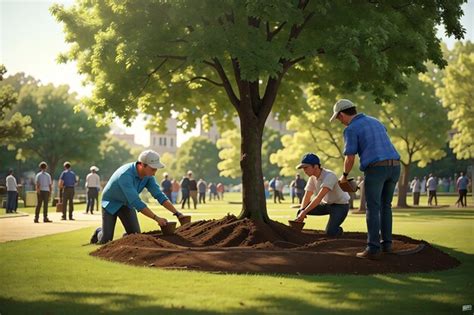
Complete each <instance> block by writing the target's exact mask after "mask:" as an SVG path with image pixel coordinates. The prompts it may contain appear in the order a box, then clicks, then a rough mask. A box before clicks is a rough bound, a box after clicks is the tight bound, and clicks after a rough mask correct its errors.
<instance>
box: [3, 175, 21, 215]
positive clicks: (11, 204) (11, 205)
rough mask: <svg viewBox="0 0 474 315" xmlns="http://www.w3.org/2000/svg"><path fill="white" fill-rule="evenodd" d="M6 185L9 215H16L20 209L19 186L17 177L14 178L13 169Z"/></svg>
mask: <svg viewBox="0 0 474 315" xmlns="http://www.w3.org/2000/svg"><path fill="white" fill-rule="evenodd" d="M5 184H6V186H7V213H16V210H17V208H18V184H17V181H16V178H15V176H13V169H10V170H9V171H8V176H7V178H6V180H5Z"/></svg>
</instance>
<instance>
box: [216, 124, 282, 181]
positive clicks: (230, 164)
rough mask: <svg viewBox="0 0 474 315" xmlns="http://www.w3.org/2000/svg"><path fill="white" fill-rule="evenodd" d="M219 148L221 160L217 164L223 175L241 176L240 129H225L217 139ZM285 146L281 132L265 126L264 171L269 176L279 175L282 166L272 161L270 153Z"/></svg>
mask: <svg viewBox="0 0 474 315" xmlns="http://www.w3.org/2000/svg"><path fill="white" fill-rule="evenodd" d="M216 145H217V148H218V149H219V150H220V151H219V158H220V159H221V161H220V162H219V163H218V164H217V168H218V169H219V171H220V175H221V176H226V177H230V178H240V177H241V176H242V171H241V169H240V163H239V162H240V148H239V146H240V133H239V131H238V130H236V129H233V130H228V131H225V132H224V133H223V134H222V136H221V138H220V139H219V140H217V143H216ZM282 147H283V145H282V143H281V134H280V133H279V132H278V131H276V130H274V129H272V128H265V129H264V131H263V142H262V172H263V174H264V175H265V176H266V177H267V178H272V177H275V176H278V174H279V173H280V168H279V167H278V166H277V165H276V163H272V162H271V161H270V155H271V154H272V153H273V152H275V151H277V150H279V149H281V148H282Z"/></svg>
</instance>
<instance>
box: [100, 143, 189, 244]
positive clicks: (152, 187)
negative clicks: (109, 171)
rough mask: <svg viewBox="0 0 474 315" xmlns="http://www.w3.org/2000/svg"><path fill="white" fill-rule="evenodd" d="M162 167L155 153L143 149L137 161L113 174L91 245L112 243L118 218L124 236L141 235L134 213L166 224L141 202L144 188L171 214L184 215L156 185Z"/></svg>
mask: <svg viewBox="0 0 474 315" xmlns="http://www.w3.org/2000/svg"><path fill="white" fill-rule="evenodd" d="M164 167H165V166H164V165H163V164H162V163H161V162H160V155H159V154H158V153H156V152H155V151H152V150H146V151H143V152H142V153H140V155H139V157H138V161H137V162H133V163H128V164H125V165H123V166H121V167H120V168H119V169H117V170H116V171H115V172H114V174H113V175H112V177H111V178H110V180H109V181H108V183H107V185H106V186H105V188H104V191H103V194H102V228H98V229H97V230H96V231H95V232H94V234H93V235H92V238H91V243H100V244H105V243H107V242H109V241H111V240H112V239H113V238H114V230H115V223H116V221H117V217H118V218H119V219H120V221H122V224H123V226H124V228H125V231H126V232H127V234H133V233H140V224H139V223H138V218H137V211H138V212H140V213H142V214H143V215H145V216H147V217H149V218H150V219H152V220H155V221H156V222H157V223H158V224H159V225H160V226H165V225H166V224H167V221H166V219H165V218H160V217H159V216H157V215H156V214H154V213H153V211H151V210H150V209H149V208H148V206H147V205H146V204H145V203H144V202H143V201H142V200H141V199H140V195H139V194H140V193H141V192H142V190H143V189H144V188H146V189H147V190H148V191H149V192H150V194H151V195H152V196H153V197H154V198H155V199H156V200H157V201H158V202H159V203H160V204H161V205H162V206H163V207H165V208H166V209H168V210H169V211H170V212H172V213H173V215H175V216H176V217H178V218H181V217H182V216H183V214H182V213H180V212H179V211H177V210H176V208H175V207H174V206H173V204H172V203H171V202H170V201H169V199H168V197H166V195H165V194H164V193H163V192H162V191H161V189H160V187H159V186H158V184H157V183H156V180H155V173H156V170H157V169H158V168H164Z"/></svg>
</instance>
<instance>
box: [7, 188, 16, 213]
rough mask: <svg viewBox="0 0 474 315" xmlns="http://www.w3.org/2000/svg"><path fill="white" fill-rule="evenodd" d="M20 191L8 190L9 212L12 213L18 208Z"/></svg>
mask: <svg viewBox="0 0 474 315" xmlns="http://www.w3.org/2000/svg"><path fill="white" fill-rule="evenodd" d="M17 202H18V193H17V192H16V191H7V213H12V212H14V211H16V209H17V208H18V206H17Z"/></svg>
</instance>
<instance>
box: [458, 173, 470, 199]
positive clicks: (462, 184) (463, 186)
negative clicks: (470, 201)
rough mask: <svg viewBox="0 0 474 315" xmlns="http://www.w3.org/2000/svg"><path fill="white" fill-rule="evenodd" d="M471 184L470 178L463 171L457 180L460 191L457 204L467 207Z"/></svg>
mask: <svg viewBox="0 0 474 315" xmlns="http://www.w3.org/2000/svg"><path fill="white" fill-rule="evenodd" d="M468 185H469V179H468V178H467V177H466V175H464V173H463V172H461V173H459V178H458V180H457V181H456V189H457V191H458V195H459V198H458V201H456V206H458V207H459V205H461V207H467V186H468Z"/></svg>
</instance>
